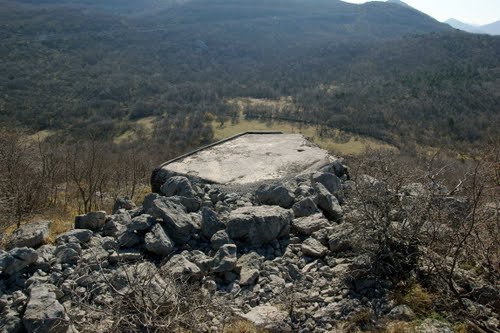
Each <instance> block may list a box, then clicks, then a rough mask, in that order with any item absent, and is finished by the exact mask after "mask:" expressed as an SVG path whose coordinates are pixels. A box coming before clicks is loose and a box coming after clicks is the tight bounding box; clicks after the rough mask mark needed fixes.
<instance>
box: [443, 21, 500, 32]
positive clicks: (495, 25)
mask: <svg viewBox="0 0 500 333" xmlns="http://www.w3.org/2000/svg"><path fill="white" fill-rule="evenodd" d="M444 23H446V24H449V25H450V26H452V27H453V28H455V29H459V30H462V31H466V32H470V33H475V34H489V35H500V20H499V21H495V22H492V23H489V24H484V25H472V24H469V23H465V22H462V21H460V20H457V19H454V18H450V19H448V20H446V21H445V22H444Z"/></svg>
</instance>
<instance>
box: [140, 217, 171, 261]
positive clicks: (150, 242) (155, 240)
mask: <svg viewBox="0 0 500 333" xmlns="http://www.w3.org/2000/svg"><path fill="white" fill-rule="evenodd" d="M144 241H145V243H146V249H147V250H148V251H150V252H153V253H154V254H157V255H160V256H168V255H169V254H170V253H172V251H173V250H174V243H173V242H172V240H170V238H169V237H168V235H167V234H166V233H165V230H163V227H162V226H161V225H160V224H155V225H154V226H153V228H152V229H151V231H150V232H148V233H147V234H146V236H145V238H144Z"/></svg>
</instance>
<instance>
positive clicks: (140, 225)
mask: <svg viewBox="0 0 500 333" xmlns="http://www.w3.org/2000/svg"><path fill="white" fill-rule="evenodd" d="M155 223H156V219H155V218H154V217H152V216H151V215H148V214H142V215H139V216H136V217H134V218H133V219H132V221H131V222H130V224H129V225H128V226H127V228H128V230H129V231H146V230H149V228H151V227H152V226H153V224H155Z"/></svg>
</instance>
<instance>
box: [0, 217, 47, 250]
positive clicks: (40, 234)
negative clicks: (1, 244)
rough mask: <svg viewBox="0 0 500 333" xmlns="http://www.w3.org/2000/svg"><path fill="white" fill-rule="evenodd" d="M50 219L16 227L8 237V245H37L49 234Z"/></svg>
mask: <svg viewBox="0 0 500 333" xmlns="http://www.w3.org/2000/svg"><path fill="white" fill-rule="evenodd" d="M51 224H52V222H51V221H38V222H35V223H31V224H26V225H23V226H21V227H20V228H18V229H17V230H16V231H14V233H12V235H11V236H10V239H9V247H10V248H15V247H33V248H36V247H39V246H40V245H43V243H44V241H45V239H46V238H47V237H48V236H49V231H50V225H51Z"/></svg>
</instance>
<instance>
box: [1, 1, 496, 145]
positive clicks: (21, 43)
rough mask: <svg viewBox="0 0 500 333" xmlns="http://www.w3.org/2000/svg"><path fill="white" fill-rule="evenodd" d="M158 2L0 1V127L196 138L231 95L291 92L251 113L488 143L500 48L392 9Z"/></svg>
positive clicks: (433, 139) (389, 135)
mask: <svg viewBox="0 0 500 333" xmlns="http://www.w3.org/2000/svg"><path fill="white" fill-rule="evenodd" d="M155 4H157V3H156V2H144V3H143V2H140V3H139V2H134V1H126V2H119V3H116V4H114V3H112V2H111V3H110V2H106V4H105V5H104V4H103V3H101V2H92V1H55V0H54V1H46V2H44V3H39V2H36V3H35V2H33V1H7V2H6V1H4V2H1V6H0V18H1V29H0V30H1V41H0V54H1V57H2V63H1V65H0V73H1V82H0V90H1V100H0V107H1V119H2V122H8V123H15V124H19V125H22V126H27V127H29V128H31V129H33V130H42V129H58V130H64V132H65V134H68V133H69V134H71V135H72V136H74V137H80V136H81V135H82V133H87V132H88V131H89V129H91V130H92V132H93V133H94V135H96V136H99V137H112V136H115V135H117V134H119V133H122V132H123V131H125V130H127V129H128V127H129V123H128V122H127V121H125V120H127V119H139V118H142V117H146V116H152V115H156V116H162V119H167V122H169V123H170V125H166V126H167V128H168V127H172V124H173V123H179V122H180V123H182V124H183V125H182V126H176V128H201V127H207V128H206V130H203V131H201V133H205V134H204V138H201V139H200V140H201V141H203V140H209V138H210V129H209V128H208V127H209V123H207V122H206V115H207V114H222V116H224V114H225V113H227V107H225V106H224V103H225V100H226V99H227V98H233V97H242V96H243V97H245V96H246V97H255V98H270V99H275V98H279V97H282V96H292V97H293V98H294V101H295V103H294V105H295V106H296V107H295V109H294V110H287V112H288V113H287V114H286V115H277V114H273V115H270V114H267V115H262V114H260V116H264V117H271V116H273V117H279V116H281V117H286V118H287V119H295V120H300V121H305V122H308V123H318V122H320V123H322V124H328V125H329V126H332V127H337V128H342V129H346V130H350V131H354V132H358V133H361V134H367V135H371V136H375V137H377V138H381V139H384V140H387V141H389V142H393V143H396V144H402V143H401V140H409V141H414V140H417V142H420V143H424V144H436V143H439V144H450V143H451V142H452V141H455V140H459V141H467V142H470V143H474V142H476V143H477V142H481V141H482V140H486V139H487V137H488V136H489V135H493V134H495V133H492V131H493V130H494V128H495V126H492V125H493V124H495V121H498V116H497V112H496V110H498V106H499V81H498V77H499V67H500V66H499V63H500V57H499V54H500V39H499V38H495V37H489V36H477V35H470V34H465V33H458V32H453V31H452V29H451V28H450V27H449V26H448V25H445V24H441V23H439V22H437V21H435V20H433V19H432V18H430V17H428V16H426V15H425V14H423V13H420V12H418V11H416V10H414V9H411V8H406V7H403V6H400V5H398V4H392V3H367V4H365V5H352V4H347V3H344V2H341V1H314V2H310V1H307V2H306V1H272V2H269V1H253V2H252V3H251V4H250V3H248V2H244V1H236V0H218V1H216V0H214V1H189V2H185V3H181V2H177V3H174V2H169V3H163V4H162V6H158V5H155ZM141 6H142V7H141ZM141 8H142V9H144V10H140V9H141ZM325 87H330V88H328V89H325ZM332 87H333V88H332ZM492 120H493V122H492ZM419 123H420V125H419V126H416V125H418V124H419ZM423 128H425V130H423Z"/></svg>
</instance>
